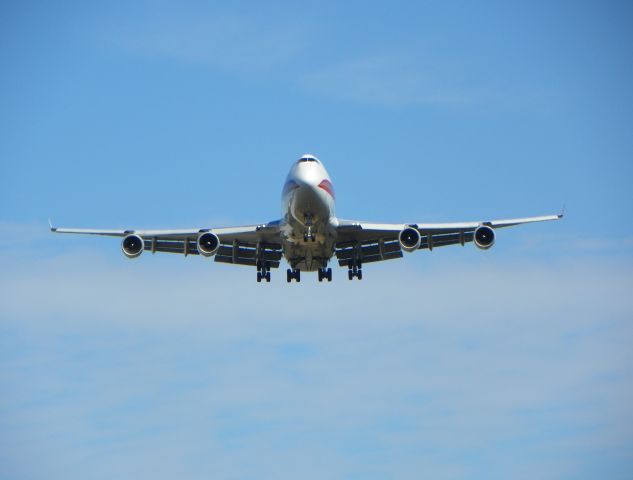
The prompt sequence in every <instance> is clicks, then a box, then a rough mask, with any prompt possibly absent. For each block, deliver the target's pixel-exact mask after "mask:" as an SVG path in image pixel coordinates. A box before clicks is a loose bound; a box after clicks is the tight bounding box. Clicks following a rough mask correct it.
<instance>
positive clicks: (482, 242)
mask: <svg viewBox="0 0 633 480" xmlns="http://www.w3.org/2000/svg"><path fill="white" fill-rule="evenodd" d="M473 242H475V245H477V248H481V249H482V250H488V249H489V248H490V247H492V246H493V245H494V243H495V231H494V230H493V229H492V228H490V227H487V226H486V225H483V226H481V227H477V229H476V230H475V234H474V236H473Z"/></svg>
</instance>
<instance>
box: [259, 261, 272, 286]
mask: <svg viewBox="0 0 633 480" xmlns="http://www.w3.org/2000/svg"><path fill="white" fill-rule="evenodd" d="M262 280H266V282H267V283H270V267H269V265H268V263H267V262H259V263H258V264H257V283H259V282H261V281H262Z"/></svg>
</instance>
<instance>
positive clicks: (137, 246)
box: [121, 233, 145, 258]
mask: <svg viewBox="0 0 633 480" xmlns="http://www.w3.org/2000/svg"><path fill="white" fill-rule="evenodd" d="M144 248H145V242H144V241H143V239H142V238H141V237H139V236H138V235H136V234H134V233H133V234H131V235H127V236H126V237H124V238H123V241H122V242H121V250H123V254H124V255H125V256H126V257H127V258H136V257H138V256H139V255H140V254H141V253H143V249H144Z"/></svg>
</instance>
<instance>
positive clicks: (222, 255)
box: [51, 220, 281, 268]
mask: <svg viewBox="0 0 633 480" xmlns="http://www.w3.org/2000/svg"><path fill="white" fill-rule="evenodd" d="M51 231H52V232H54V233H72V234H83V235H103V236H108V237H122V238H124V239H125V238H127V237H128V236H131V235H135V236H138V237H140V238H141V239H142V240H143V249H142V250H145V251H150V252H152V253H155V252H166V253H180V254H182V255H185V256H187V255H199V254H200V253H201V252H199V251H198V236H199V235H201V234H204V233H213V234H215V235H217V238H218V239H219V246H218V248H217V252H216V254H215V255H214V259H215V261H216V262H223V263H234V264H238V265H252V266H255V265H257V261H258V259H260V260H261V259H263V260H266V262H267V264H268V267H269V268H278V267H279V261H280V260H281V242H280V239H279V221H278V220H277V221H274V222H268V223H266V224H262V225H246V226H241V227H226V228H191V229H173V230H144V229H138V230H135V229H128V230H99V229H85V228H57V227H54V226H53V225H52V224H51ZM142 250H141V251H139V253H138V255H140V253H141V252H142ZM126 255H127V254H126ZM138 255H128V256H131V257H133V256H138Z"/></svg>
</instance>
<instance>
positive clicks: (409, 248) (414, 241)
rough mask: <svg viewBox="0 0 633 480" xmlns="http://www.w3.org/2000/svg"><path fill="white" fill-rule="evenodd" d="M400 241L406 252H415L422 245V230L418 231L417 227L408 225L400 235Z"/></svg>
mask: <svg viewBox="0 0 633 480" xmlns="http://www.w3.org/2000/svg"><path fill="white" fill-rule="evenodd" d="M398 241H399V242H400V247H401V248H402V250H404V251H405V252H413V251H414V250H417V249H418V248H419V247H420V242H421V241H422V238H421V237H420V232H418V230H417V229H415V228H413V227H407V228H405V229H404V230H402V231H401V232H400V234H399V235H398Z"/></svg>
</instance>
